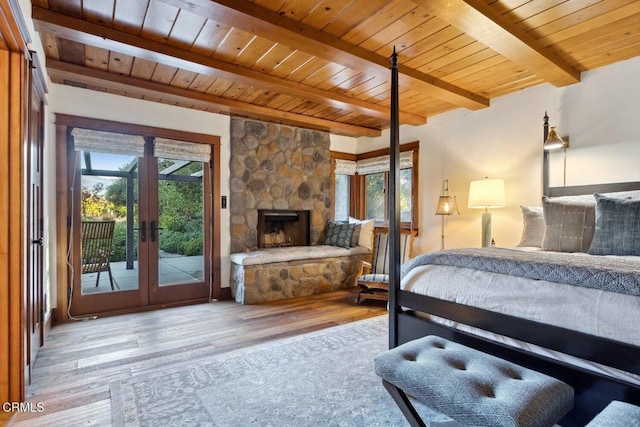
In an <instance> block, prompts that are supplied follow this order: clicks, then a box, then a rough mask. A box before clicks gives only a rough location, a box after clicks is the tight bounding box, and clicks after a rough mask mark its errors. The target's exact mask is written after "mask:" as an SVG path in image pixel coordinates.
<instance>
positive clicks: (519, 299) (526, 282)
mask: <svg viewBox="0 0 640 427" xmlns="http://www.w3.org/2000/svg"><path fill="white" fill-rule="evenodd" d="M576 256H588V255H585V254H576ZM400 286H401V288H402V289H404V290H407V291H410V292H415V293H419V294H423V295H429V296H432V297H436V298H440V299H444V300H448V301H453V302H456V303H460V304H465V305H469V306H474V307H479V308H484V309H488V310H491V311H496V312H500V313H504V314H509V315H514V316H517V317H521V318H526V319H529V320H534V321H538V322H542V323H547V324H551V325H555V326H561V327H564V328H567V329H573V330H576V331H581V332H585V333H588V334H591V335H595V336H599V337H605V338H610V339H614V340H617V341H622V342H625V343H629V344H634V345H638V346H640V328H638V325H639V324H640V297H639V296H633V295H625V294H618V293H614V292H608V291H602V290H598V289H591V288H583V287H579V286H572V285H564V284H558V283H553V282H548V281H543V280H531V279H526V278H521V277H515V276H509V275H505V274H500V273H491V272H484V271H477V270H473V269H469V268H460V267H451V266H442V265H424V266H418V267H416V268H414V269H412V270H411V271H409V273H408V274H407V275H406V276H405V277H404V279H403V280H402V282H401V285H400ZM449 323H450V322H449ZM450 324H451V323H450ZM453 326H455V327H460V325H453ZM465 329H468V327H465ZM477 332H478V331H475V332H474V333H477ZM483 335H485V336H486V334H483ZM492 335H493V336H492V339H495V340H498V341H501V342H507V343H509V344H510V345H513V344H514V343H515V341H514V340H509V339H505V338H504V337H500V338H497V336H495V334H492ZM521 344H522V343H520V344H518V346H520V347H522V345H521ZM525 347H528V348H529V349H530V350H531V349H532V348H531V346H525ZM535 351H536V352H541V351H542V350H541V349H535ZM548 355H552V356H553V357H554V358H556V359H562V360H566V359H564V356H559V355H558V354H555V355H554V354H552V353H549V354H548ZM572 363H575V360H572ZM591 366H592V367H593V366H595V364H592V365H591ZM601 371H602V370H601ZM614 371H615V370H609V369H607V370H606V373H608V374H610V375H611V374H612V372H614ZM614 376H618V375H615V374H614ZM635 378H636V379H635V380H633V381H634V382H636V383H640V379H638V378H639V377H638V376H635Z"/></svg>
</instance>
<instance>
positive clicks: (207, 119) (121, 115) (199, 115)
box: [45, 84, 230, 301]
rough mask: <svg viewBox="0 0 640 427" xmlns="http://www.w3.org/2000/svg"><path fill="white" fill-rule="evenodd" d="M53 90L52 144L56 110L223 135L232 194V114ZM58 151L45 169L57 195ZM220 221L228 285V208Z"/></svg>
mask: <svg viewBox="0 0 640 427" xmlns="http://www.w3.org/2000/svg"><path fill="white" fill-rule="evenodd" d="M49 89H50V95H49V116H48V121H49V122H50V126H49V133H48V138H49V141H50V144H49V146H53V143H54V141H55V126H54V121H55V114H56V113H63V114H70V115H76V116H82V117H90V118H96V119H103V120H113V121H119V122H124V123H133V124H139V125H145V126H154V127H161V128H168V129H175V130H181V131H187V132H197V133H203V134H208V135H217V136H220V145H221V147H220V194H221V195H228V194H229V156H230V150H229V123H230V118H229V117H228V116H223V115H220V114H212V113H207V112H204V111H196V110H190V109H186V108H180V107H174V106H170V105H165V104H160V103H157V102H149V101H144V100H139V99H132V98H125V97H122V96H116V95H109V94H105V93H102V92H95V91H90V90H85V89H78V88H75V87H71V86H62V85H57V84H52V85H51V86H50V87H49ZM54 153H55V152H54V151H53V150H51V151H50V154H49V155H48V156H46V157H45V159H46V161H47V164H46V165H45V170H47V176H48V177H49V178H47V183H49V188H45V194H53V195H55V173H63V171H56V165H55V154H54ZM45 186H46V183H45ZM46 203H48V204H49V206H48V212H49V217H48V223H49V227H48V228H49V231H48V233H49V242H50V243H51V244H52V245H53V246H51V254H52V257H53V258H54V259H53V260H52V261H51V263H52V265H55V252H54V251H55V241H54V239H55V199H54V198H53V197H52V198H51V199H49V200H48V201H47V202H46ZM220 221H221V222H220V224H221V227H220V231H221V233H220V234H221V236H220V251H221V272H220V273H221V279H220V280H221V284H222V286H223V287H226V286H228V285H229V270H230V261H229V255H230V254H229V248H230V234H229V210H228V209H222V210H221V211H220ZM49 280H50V283H55V272H52V276H51V277H50V279H49ZM50 291H51V293H52V301H55V291H56V290H55V286H50Z"/></svg>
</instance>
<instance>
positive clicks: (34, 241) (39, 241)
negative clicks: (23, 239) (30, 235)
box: [31, 237, 43, 246]
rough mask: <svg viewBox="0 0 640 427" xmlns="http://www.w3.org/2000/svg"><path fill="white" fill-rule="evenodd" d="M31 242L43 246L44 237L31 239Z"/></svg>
mask: <svg viewBox="0 0 640 427" xmlns="http://www.w3.org/2000/svg"><path fill="white" fill-rule="evenodd" d="M31 243H33V244H34V245H38V246H42V244H43V243H42V237H40V238H39V239H33V240H32V241H31Z"/></svg>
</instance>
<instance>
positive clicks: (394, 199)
mask: <svg viewBox="0 0 640 427" xmlns="http://www.w3.org/2000/svg"><path fill="white" fill-rule="evenodd" d="M390 113H391V118H390V129H389V130H390V141H389V157H390V159H389V196H388V197H389V199H388V200H389V253H390V255H391V256H390V258H389V348H393V347H396V346H397V345H398V299H397V296H398V292H399V290H400V179H399V171H400V143H399V134H400V129H399V123H398V117H399V116H398V54H397V53H396V48H395V46H394V48H393V54H392V55H391V112H390Z"/></svg>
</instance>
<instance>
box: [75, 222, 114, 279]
mask: <svg viewBox="0 0 640 427" xmlns="http://www.w3.org/2000/svg"><path fill="white" fill-rule="evenodd" d="M114 227H115V221H82V274H85V273H98V277H97V279H96V287H98V282H100V273H101V272H103V271H107V272H109V282H110V283H111V290H113V289H114V288H113V285H114V284H115V285H116V287H118V284H117V283H115V280H113V276H112V275H111V264H110V262H109V260H110V258H111V253H112V251H113V229H114ZM118 288H119V287H118Z"/></svg>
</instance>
